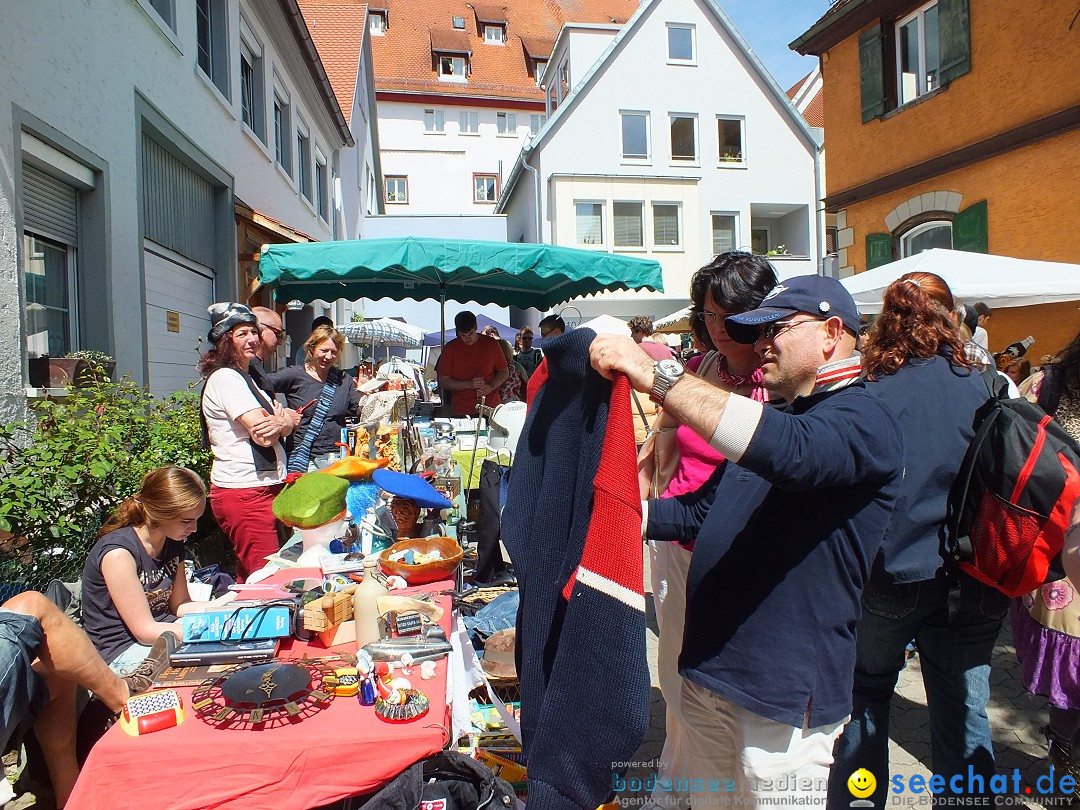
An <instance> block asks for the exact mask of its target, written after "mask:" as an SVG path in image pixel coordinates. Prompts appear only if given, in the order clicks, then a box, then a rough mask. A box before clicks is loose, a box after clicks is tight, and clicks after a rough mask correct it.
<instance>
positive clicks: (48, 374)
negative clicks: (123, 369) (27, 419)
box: [29, 350, 116, 388]
mask: <svg viewBox="0 0 1080 810" xmlns="http://www.w3.org/2000/svg"><path fill="white" fill-rule="evenodd" d="M29 365H30V384H31V385H33V386H35V387H36V388H71V387H73V386H79V385H82V384H85V383H86V382H90V381H92V380H97V379H109V378H110V377H111V376H112V373H113V372H114V371H115V370H116V361H115V360H113V359H112V358H111V357H109V355H107V354H105V353H104V352H99V351H93V350H81V351H77V352H71V353H69V354H67V355H65V356H64V357H49V356H48V355H45V356H44V357H31V358H30V363H29Z"/></svg>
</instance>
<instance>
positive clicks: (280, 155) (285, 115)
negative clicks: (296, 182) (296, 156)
mask: <svg viewBox="0 0 1080 810" xmlns="http://www.w3.org/2000/svg"><path fill="white" fill-rule="evenodd" d="M289 113H290V105H289V100H288V96H286V95H285V94H284V91H283V90H281V89H279V87H278V85H277V82H275V83H274V160H276V161H277V164H278V165H279V166H280V167H281V168H283V169H284V170H285V173H286V174H288V175H289V176H290V177H291V176H292V156H291V155H290V154H289V131H290V130H291V128H292V127H291V124H290V121H289Z"/></svg>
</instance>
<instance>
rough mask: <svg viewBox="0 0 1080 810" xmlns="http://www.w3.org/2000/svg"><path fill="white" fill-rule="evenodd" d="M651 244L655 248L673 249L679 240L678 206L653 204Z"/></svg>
mask: <svg viewBox="0 0 1080 810" xmlns="http://www.w3.org/2000/svg"><path fill="white" fill-rule="evenodd" d="M652 214H653V244H654V245H656V246H657V247H673V246H675V245H678V244H679V243H680V241H681V240H680V239H679V206H678V205H674V204H671V203H653V207H652Z"/></svg>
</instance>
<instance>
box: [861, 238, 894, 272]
mask: <svg viewBox="0 0 1080 810" xmlns="http://www.w3.org/2000/svg"><path fill="white" fill-rule="evenodd" d="M892 248H893V238H892V234H888V233H868V234H867V235H866V269H867V270H873V269H874V268H875V267H881V265H883V264H888V263H889V262H891V261H892V260H893V252H892Z"/></svg>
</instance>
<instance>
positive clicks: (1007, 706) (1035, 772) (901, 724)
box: [620, 555, 1063, 808]
mask: <svg viewBox="0 0 1080 810" xmlns="http://www.w3.org/2000/svg"><path fill="white" fill-rule="evenodd" d="M648 564H649V560H648V555H646V557H645V565H646V574H645V582H646V595H645V596H646V607H647V611H648V623H649V631H648V648H649V671H650V674H651V676H652V684H653V688H652V706H651V718H652V719H651V724H650V729H649V736H648V738H647V739H646V740H645V742H644V744H642V746H641V748H640V749H639V750H638V752H637V754H636V756H635V757H634V761H635V762H637V763H646V764H645V765H644V766H639V767H637V768H633V769H631V770H630V771H629V772H628V773H627V780H628V784H633V781H632V780H634V779H640V780H642V781H647V780H648V778H649V777H650V776H651V775H652V774H654V773H655V768H654V767H650V764H651V763H654V762H655V761H657V760H658V759H659V758H660V753H661V749H662V748H663V743H664V699H663V697H662V696H661V695H660V689H659V687H658V686H657V684H658V680H657V675H656V645H657V636H656V617H655V614H654V612H653V602H652V594H651V593H649V592H648V589H649V586H648V582H649V575H648ZM1019 678H1020V665H1019V664H1018V663H1017V661H1016V654H1015V650H1014V649H1013V646H1012V638H1011V634H1010V632H1009V621H1008V616H1006V618H1005V622H1004V626H1003V627H1002V631H1001V635H1000V636H999V637H998V643H997V646H996V647H995V649H994V660H993V665H992V669H991V675H990V684H991V694H990V705H989V706H988V707H987V714H988V715H989V717H990V726H991V729H992V731H993V736H994V753H995V755H996V757H997V767H998V773H1004V774H1010V777H1009V780H1010V783H1011V782H1012V776H1011V774H1013V772H1014V770H1013V769H1019V772H1020V785H1021V795H1019V796H1016V797H1007V798H1006V797H1002V799H1001V800H999V801H1001V802H1008V803H1009V804H1012V806H1022V807H1030V808H1049V807H1060V806H1063V805H1062V804H1061V800H1060V799H1058V800H1057V802H1058V803H1056V804H1055V799H1054V798H1052V797H1050V798H1046V799H1043V800H1042V801H1041V802H1040V801H1038V800H1034V799H1032V798H1031V797H1030V796H1029V795H1027V794H1026V793H1024V792H1023V791H1024V788H1026V787H1030V788H1031V793H1033V794H1037V792H1038V789H1037V787H1036V785H1037V782H1036V780H1037V779H1038V778H1039V777H1040V776H1044V775H1045V774H1046V773H1047V771H1048V765H1047V763H1046V743H1045V740H1044V738H1043V735H1042V731H1041V729H1042V727H1043V725H1045V723H1046V700H1045V698H1041V697H1036V696H1034V695H1030V694H1028V693H1027V692H1026V691H1025V690H1024V687H1023V686H1021V685H1020V680H1019ZM929 722H930V721H929V716H928V714H927V711H926V692H925V690H924V689H923V682H922V667H921V665H920V662H919V658H918V656H916V657H915V658H913V659H912V660H911V661H909V662H908V665H907V667H906V668H905V669H904V671H903V672H901V674H900V680H899V682H898V684H897V686H896V694H895V697H894V698H893V703H892V713H891V716H890V726H889V736H890V741H889V761H890V766H891V768H892V772H893V773H894V774H902V775H904V776H905V777H907V776H912V775H914V774H922V775H923V776H927V777H928V776H930V774H931V770H930V768H931V762H930V728H929ZM1044 783H1045V780H1044ZM646 798H647V797H646V796H645V795H644V793H643V792H642V791H637V792H631V791H627V792H625V793H623V794H621V796H620V799H622V800H624V801H623V803H624V804H626V805H631V806H632V805H635V804H638V805H640V804H643V803H644V802H645V800H646Z"/></svg>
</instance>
